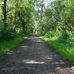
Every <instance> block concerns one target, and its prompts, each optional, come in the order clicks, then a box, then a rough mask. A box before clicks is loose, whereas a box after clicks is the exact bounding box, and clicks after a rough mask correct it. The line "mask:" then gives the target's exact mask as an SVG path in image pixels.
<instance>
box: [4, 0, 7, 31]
mask: <svg viewBox="0 0 74 74" xmlns="http://www.w3.org/2000/svg"><path fill="white" fill-rule="evenodd" d="M6 5H7V0H4V4H3V16H4V19H3V22H4V29H5V30H7V12H6V10H7V8H6Z"/></svg>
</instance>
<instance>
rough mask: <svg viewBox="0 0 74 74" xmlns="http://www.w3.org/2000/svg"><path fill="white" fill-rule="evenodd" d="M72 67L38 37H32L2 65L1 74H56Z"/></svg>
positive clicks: (9, 55) (11, 53) (16, 49)
mask: <svg viewBox="0 0 74 74" xmlns="http://www.w3.org/2000/svg"><path fill="white" fill-rule="evenodd" d="M66 67H70V66H69V64H68V63H67V61H64V60H63V59H62V57H60V56H59V55H58V54H56V52H55V51H53V50H52V49H51V48H50V47H48V46H47V45H45V43H44V42H43V41H42V40H41V39H40V38H38V37H34V36H33V37H30V38H29V39H28V40H27V41H25V42H23V43H22V44H21V45H20V46H19V47H17V48H15V50H14V51H10V52H9V53H8V56H6V58H5V59H3V61H2V62H1V63H0V74H56V70H58V69H61V68H66Z"/></svg>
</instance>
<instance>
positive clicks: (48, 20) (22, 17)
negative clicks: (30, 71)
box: [0, 0, 74, 63]
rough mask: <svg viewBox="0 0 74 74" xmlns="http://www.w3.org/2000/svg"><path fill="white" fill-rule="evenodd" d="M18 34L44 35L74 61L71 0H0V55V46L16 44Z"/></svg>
mask: <svg viewBox="0 0 74 74" xmlns="http://www.w3.org/2000/svg"><path fill="white" fill-rule="evenodd" d="M49 1H50V0H49ZM19 34H20V35H22V34H24V35H25V36H26V35H32V34H36V35H39V36H45V37H47V38H48V39H47V40H46V38H44V39H45V40H46V41H47V43H50V44H51V45H52V46H53V47H55V48H56V49H57V50H58V51H59V52H60V53H61V55H64V57H65V58H67V59H68V60H69V61H70V62H72V63H74V58H73V55H74V53H73V50H74V0H52V2H51V3H48V2H47V3H46V0H0V48H1V49H0V52H1V53H0V54H2V52H3V49H2V48H3V47H4V48H6V47H7V46H9V47H12V46H15V45H16V42H17V43H19V42H18V41H16V40H17V39H19ZM17 35H18V38H17ZM52 38H56V39H55V40H53V39H52ZM50 39H52V40H50ZM9 42H11V45H10V44H8V43H9ZM7 48H8V47H7ZM5 51H6V50H5Z"/></svg>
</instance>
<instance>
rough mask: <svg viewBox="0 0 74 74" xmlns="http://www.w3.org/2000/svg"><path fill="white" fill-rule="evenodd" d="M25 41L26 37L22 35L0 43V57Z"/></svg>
mask: <svg viewBox="0 0 74 74" xmlns="http://www.w3.org/2000/svg"><path fill="white" fill-rule="evenodd" d="M25 39H27V37H26V36H24V35H21V36H16V37H15V38H12V39H9V40H4V41H2V42H0V56H1V55H4V54H6V53H7V52H8V51H10V50H11V49H12V48H14V47H16V46H17V45H18V44H20V43H21V42H22V41H24V40H25Z"/></svg>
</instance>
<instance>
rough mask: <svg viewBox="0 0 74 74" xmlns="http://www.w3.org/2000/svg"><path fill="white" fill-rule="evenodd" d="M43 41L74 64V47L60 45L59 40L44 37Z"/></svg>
mask: <svg viewBox="0 0 74 74" xmlns="http://www.w3.org/2000/svg"><path fill="white" fill-rule="evenodd" d="M42 39H43V40H44V41H45V42H46V43H47V44H48V45H50V46H51V47H53V48H55V49H56V51H57V52H58V53H59V54H61V55H62V56H63V57H64V58H65V59H67V60H68V61H69V62H70V63H71V64H74V46H73V47H71V46H69V45H65V44H63V43H59V42H58V40H57V39H49V38H47V37H42Z"/></svg>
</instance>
